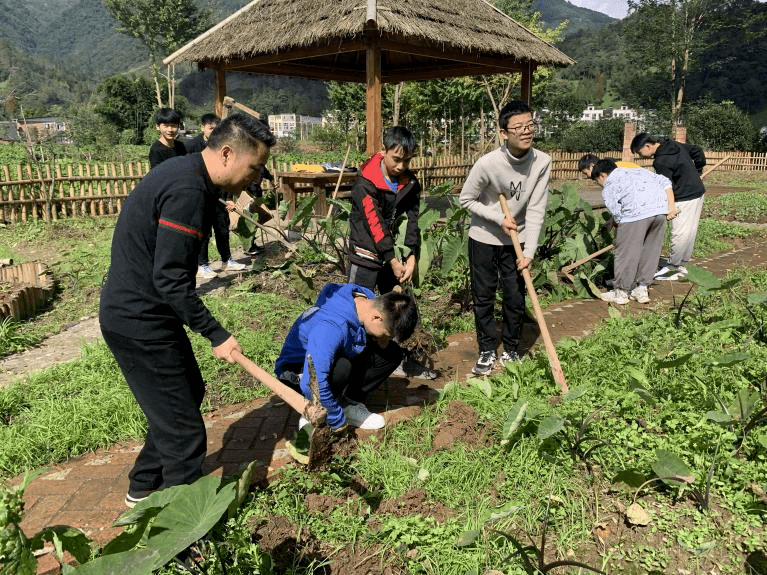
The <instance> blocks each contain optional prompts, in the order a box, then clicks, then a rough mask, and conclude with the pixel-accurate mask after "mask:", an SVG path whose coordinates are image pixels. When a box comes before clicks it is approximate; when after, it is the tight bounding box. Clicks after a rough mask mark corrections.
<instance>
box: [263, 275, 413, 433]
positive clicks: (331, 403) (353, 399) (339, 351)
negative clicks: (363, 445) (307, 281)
mask: <svg viewBox="0 0 767 575" xmlns="http://www.w3.org/2000/svg"><path fill="white" fill-rule="evenodd" d="M417 321H418V311H417V308H416V304H415V300H414V299H413V297H412V296H410V295H408V294H404V293H398V292H389V293H386V294H383V295H381V296H378V297H375V294H374V293H373V292H372V291H371V290H369V289H368V288H365V287H363V286H361V285H357V284H328V285H326V286H325V287H324V288H323V289H322V291H321V292H320V295H319V297H318V298H317V302H316V303H315V304H314V305H313V306H312V307H310V308H309V309H308V310H306V311H305V312H304V313H302V314H301V316H300V317H299V318H298V319H297V320H296V322H295V323H294V324H293V327H291V329H290V332H289V333H288V336H287V338H286V339H285V343H284V344H283V346H282V351H281V352H280V356H279V357H278V358H277V362H276V364H275V373H276V374H277V377H278V378H279V379H280V380H282V381H283V382H285V383H286V384H287V385H289V386H291V387H293V388H298V387H300V389H301V392H302V393H303V394H304V396H305V397H307V398H309V399H311V391H310V389H309V368H308V363H307V361H306V356H307V354H311V356H312V360H313V362H314V367H315V370H316V372H317V380H318V383H319V389H320V403H322V405H323V407H324V408H325V409H326V410H327V412H328V415H327V420H326V421H327V423H328V425H329V426H330V428H331V429H333V430H335V431H339V430H341V429H342V428H344V427H345V426H346V425H351V426H353V427H359V428H361V429H380V428H382V427H383V426H384V425H385V421H384V418H383V417H382V416H381V415H379V414H377V413H370V412H369V411H368V409H367V408H366V407H365V405H364V401H365V398H366V396H367V394H368V393H370V392H371V391H373V390H374V389H376V388H377V387H378V386H379V385H381V384H382V383H383V382H384V381H386V379H387V378H388V377H389V375H391V373H392V372H393V371H394V370H395V369H396V367H397V366H398V365H399V363H400V361H401V360H402V350H401V348H400V347H399V346H398V345H396V342H402V341H404V340H406V339H407V338H408V337H410V336H411V335H412V333H413V330H414V329H415V325H416V322H417ZM374 342H375V344H376V345H372V344H373V343H374ZM305 424H306V420H305V419H304V418H301V420H300V421H299V428H300V427H303V426H304V425H305Z"/></svg>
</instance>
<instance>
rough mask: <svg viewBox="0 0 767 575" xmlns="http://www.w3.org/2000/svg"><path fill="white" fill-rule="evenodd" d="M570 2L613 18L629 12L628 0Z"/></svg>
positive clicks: (623, 15)
mask: <svg viewBox="0 0 767 575" xmlns="http://www.w3.org/2000/svg"><path fill="white" fill-rule="evenodd" d="M568 2H570V4H575V5H576V6H580V7H581V8H588V9H590V10H596V11H597V12H602V13H603V14H607V15H608V16H612V17H613V18H625V17H626V14H627V13H628V2H626V0H568ZM759 2H765V0H759Z"/></svg>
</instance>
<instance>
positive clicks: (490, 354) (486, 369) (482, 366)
mask: <svg viewBox="0 0 767 575" xmlns="http://www.w3.org/2000/svg"><path fill="white" fill-rule="evenodd" d="M495 359H496V357H495V352H494V351H481V352H479V359H477V363H476V364H475V365H474V367H473V368H471V373H474V374H476V375H487V374H488V373H490V372H491V371H493V366H494V365H495Z"/></svg>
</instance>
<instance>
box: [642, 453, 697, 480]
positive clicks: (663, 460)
mask: <svg viewBox="0 0 767 575" xmlns="http://www.w3.org/2000/svg"><path fill="white" fill-rule="evenodd" d="M655 457H656V459H655V462H654V463H653V464H652V470H653V471H654V472H655V474H656V475H657V476H658V477H659V478H660V479H661V480H662V481H663V482H664V483H666V484H668V485H682V484H683V483H692V482H693V481H695V476H694V475H693V474H692V472H691V471H690V468H689V467H687V464H686V463H685V462H684V461H682V458H681V457H679V456H678V455H676V454H675V453H671V452H670V451H666V450H665V449H658V450H657V451H656V452H655Z"/></svg>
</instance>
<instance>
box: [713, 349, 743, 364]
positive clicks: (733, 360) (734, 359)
mask: <svg viewBox="0 0 767 575" xmlns="http://www.w3.org/2000/svg"><path fill="white" fill-rule="evenodd" d="M748 358H749V355H748V354H747V353H745V352H742V351H738V352H733V353H727V354H725V355H720V356H719V357H715V358H713V359H711V360H709V362H708V363H709V364H710V365H712V366H715V367H729V366H731V365H736V364H738V363H743V362H744V361H747V360H748Z"/></svg>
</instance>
